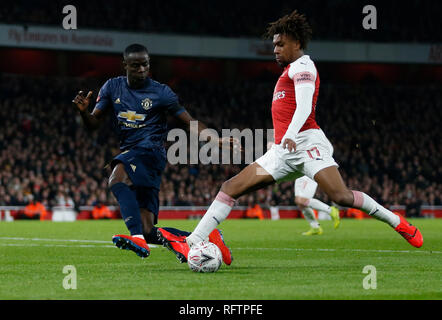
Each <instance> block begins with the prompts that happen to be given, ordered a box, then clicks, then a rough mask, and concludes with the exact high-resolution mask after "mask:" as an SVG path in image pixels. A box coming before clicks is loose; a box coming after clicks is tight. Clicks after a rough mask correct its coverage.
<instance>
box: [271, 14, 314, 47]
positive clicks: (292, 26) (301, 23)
mask: <svg viewBox="0 0 442 320" xmlns="http://www.w3.org/2000/svg"><path fill="white" fill-rule="evenodd" d="M312 33H313V31H312V28H311V27H310V25H309V23H308V22H307V18H306V17H305V15H303V14H300V13H298V11H297V10H295V11H293V12H292V13H290V14H287V15H285V16H283V17H282V18H280V19H278V20H276V21H275V22H271V23H269V26H268V27H267V30H266V32H265V33H264V38H266V39H270V38H272V37H273V36H274V35H275V34H285V35H287V36H290V37H292V38H293V39H294V40H298V41H299V43H300V47H301V49H302V50H304V49H305V48H306V47H307V43H308V42H309V41H310V39H311V38H312Z"/></svg>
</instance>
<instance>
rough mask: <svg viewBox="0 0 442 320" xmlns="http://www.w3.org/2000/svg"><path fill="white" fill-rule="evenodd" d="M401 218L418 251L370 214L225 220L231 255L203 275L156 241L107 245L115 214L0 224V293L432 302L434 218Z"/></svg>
mask: <svg viewBox="0 0 442 320" xmlns="http://www.w3.org/2000/svg"><path fill="white" fill-rule="evenodd" d="M410 222H411V223H413V224H415V225H417V226H418V227H419V228H420V230H421V231H422V234H423V237H424V245H423V246H422V248H420V249H416V248H414V247H412V246H410V245H409V244H408V243H407V242H406V241H405V240H404V239H402V237H401V236H400V235H398V234H397V233H396V232H394V230H392V229H391V228H390V227H389V226H387V225H386V224H384V223H382V222H379V221H376V220H374V219H366V220H352V219H344V220H343V221H342V223H341V226H340V227H339V229H338V230H334V229H333V227H332V224H331V222H330V221H324V222H322V226H323V229H324V234H323V235H321V236H310V237H306V236H302V235H301V233H302V232H303V231H306V230H307V229H308V224H307V222H306V221H305V220H303V219H293V220H279V221H271V220H264V221H259V220H233V219H232V220H226V221H224V222H223V223H222V225H221V226H220V228H221V229H222V230H223V233H224V236H225V239H226V241H227V243H228V245H230V247H231V248H232V250H233V255H234V261H233V263H232V265H231V266H230V267H228V266H225V265H223V266H222V267H221V269H220V270H219V271H218V272H216V273H213V274H198V273H194V272H192V271H190V269H189V268H188V266H187V264H180V263H179V262H178V260H177V259H176V258H175V256H174V255H173V254H172V253H171V252H170V251H168V250H167V249H165V248H163V247H160V246H157V247H153V248H152V250H151V255H150V257H148V258H147V259H144V260H142V259H140V258H139V257H138V256H136V255H135V254H134V253H133V252H130V251H126V250H118V249H116V248H115V247H114V246H113V244H112V242H111V237H112V235H113V234H117V233H127V231H126V228H125V225H124V223H123V222H122V221H121V220H107V221H77V222H64V223H63V222H40V221H15V222H1V223H0V261H1V263H0V300H4V299H6V300H11V299H13V300H16V299H18V300H25V299H37V300H40V299H61V300H64V299H69V300H71V299H73V300H83V299H94V300H107V299H117V300H121V299H124V300H126V299H130V300H133V299H153V300H157V299H159V300H193V299H197V300H219V299H223V300H225V299H227V300H294V299H307V300H310V299H315V300H316V299H364V300H366V299H377V300H379V299H381V300H382V299H394V300H396V299H397V300H399V299H432V300H434V299H436V300H440V299H441V298H442V282H441V279H442V277H441V275H442V232H441V230H442V219H415V220H413V219H410ZM195 225H196V221H194V220H193V221H192V220H163V221H160V223H159V225H158V226H170V227H177V228H181V229H184V230H190V231H191V230H192V229H193V228H194V227H195ZM66 265H72V266H74V267H75V270H76V277H77V282H76V283H77V288H76V289H65V288H64V287H63V280H64V278H65V277H66V276H69V275H72V274H71V273H63V268H64V267H65V266H66ZM367 265H371V266H374V267H375V269H376V288H375V289H364V286H363V283H364V278H365V277H367V276H374V274H373V273H363V269H364V267H365V266H367ZM370 283H371V284H374V282H373V281H371V282H370Z"/></svg>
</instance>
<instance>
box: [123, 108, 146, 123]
mask: <svg viewBox="0 0 442 320" xmlns="http://www.w3.org/2000/svg"><path fill="white" fill-rule="evenodd" d="M118 117H119V118H123V119H126V120H127V121H129V122H137V120H139V121H143V120H144V119H145V118H146V115H145V114H139V113H136V112H135V111H120V112H119V113H118Z"/></svg>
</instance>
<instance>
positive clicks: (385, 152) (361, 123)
mask: <svg viewBox="0 0 442 320" xmlns="http://www.w3.org/2000/svg"><path fill="white" fill-rule="evenodd" d="M0 80H1V81H0V128H1V129H0V205H26V204H27V203H29V201H30V200H32V199H34V200H38V201H40V202H42V203H43V204H44V205H45V206H46V207H52V206H59V205H61V206H65V205H69V206H75V207H79V206H82V205H91V206H92V205H95V204H97V203H104V204H107V205H116V201H115V199H114V197H113V196H112V194H111V193H110V192H109V190H108V188H107V179H108V176H109V174H110V169H109V168H108V167H106V165H107V163H109V161H110V160H111V159H112V157H113V156H114V155H116V154H118V152H119V148H118V141H117V138H116V136H115V135H114V133H113V132H112V130H110V118H109V123H108V124H105V125H103V127H102V128H100V130H99V131H96V132H93V133H90V132H88V131H86V130H85V129H84V127H83V125H82V122H81V118H80V117H79V115H78V114H77V112H76V111H75V109H74V108H73V107H72V105H71V100H72V98H73V96H74V95H75V94H76V92H77V91H78V90H79V89H86V88H88V89H91V90H94V91H95V92H98V90H97V89H99V87H100V86H101V84H102V81H101V80H97V79H74V78H61V77H30V76H20V75H2V76H1V79H0ZM274 80H275V79H268V80H265V79H262V80H256V79H255V80H253V81H251V80H237V81H236V82H229V83H222V84H219V83H211V82H207V81H201V82H199V83H197V82H194V81H192V82H184V81H182V82H179V83H176V84H175V85H174V86H173V89H174V91H175V92H176V93H177V94H178V96H179V97H180V100H181V101H182V103H183V105H184V106H185V107H186V109H187V110H188V111H189V113H190V114H191V115H192V116H193V117H194V118H196V119H198V120H201V121H202V122H204V123H205V124H206V125H207V126H208V127H210V128H214V129H216V130H218V132H221V129H222V128H229V129H233V128H238V129H240V130H242V129H244V128H251V129H271V128H272V122H271V113H270V106H271V99H272V92H273V88H274V84H275V82H274ZM441 92H442V90H441V87H440V86H436V85H434V86H431V85H414V86H405V85H396V86H387V85H370V84H364V85H359V84H351V85H349V84H333V83H332V84H330V83H324V84H322V85H321V90H320V95H319V99H318V105H317V109H316V110H317V121H318V123H319V125H320V126H321V127H322V128H323V130H324V132H325V133H326V135H327V136H328V138H329V139H330V141H331V143H332V144H333V146H334V157H335V160H336V161H337V162H338V164H339V165H340V169H341V174H342V175H343V178H344V181H346V183H347V184H348V186H349V187H350V188H352V189H356V190H361V191H364V192H366V193H367V194H369V195H370V196H372V197H373V198H375V199H376V200H378V201H379V202H380V203H382V204H384V205H386V206H391V205H406V206H407V207H408V208H409V209H410V210H412V209H413V208H419V207H420V206H421V205H442V184H441V181H442V167H441V166H440V164H441V163H442V161H441V160H442V159H441V154H442V144H441V141H442V137H441V130H440V119H442V114H441V113H442V99H441V98H442V97H441ZM214 114H216V117H214V116H213V115H214ZM174 125H175V124H174V122H173V121H171V122H170V126H171V127H173V126H174ZM170 144H171V142H169V145H170ZM244 166H245V164H244V163H243V164H240V165H217V164H210V165H202V164H197V165H186V164H178V165H171V164H167V167H166V170H165V172H164V175H163V178H162V185H161V191H160V205H163V206H167V205H181V206H188V205H194V206H207V205H209V204H210V203H211V201H212V200H213V199H214V197H215V195H216V194H217V192H218V191H219V188H220V186H221V184H222V182H224V181H225V180H227V179H229V178H230V177H232V176H234V175H235V174H236V173H238V172H239V171H240V170H241V169H242V168H243V167H244ZM293 192H294V190H293V183H292V182H286V183H282V184H278V185H274V186H271V187H268V188H265V189H263V190H260V191H257V192H255V193H253V194H251V195H249V196H243V197H241V198H240V199H239V200H238V202H237V204H238V205H253V204H255V203H260V204H261V205H294V201H293V200H294V196H293ZM317 198H319V199H321V200H323V201H326V202H328V199H327V197H326V195H325V194H324V193H323V192H322V191H321V190H319V191H318V194H317ZM410 212H412V211H410ZM417 212H418V211H417Z"/></svg>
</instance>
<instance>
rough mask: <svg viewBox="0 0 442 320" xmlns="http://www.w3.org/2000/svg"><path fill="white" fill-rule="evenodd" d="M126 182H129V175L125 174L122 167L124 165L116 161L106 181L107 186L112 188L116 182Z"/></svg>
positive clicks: (128, 183)
mask: <svg viewBox="0 0 442 320" xmlns="http://www.w3.org/2000/svg"><path fill="white" fill-rule="evenodd" d="M120 182H123V183H126V184H127V185H130V184H131V181H130V179H129V177H128V176H127V173H126V170H125V169H124V165H123V164H122V163H118V164H117V165H116V166H115V167H114V169H113V170H112V173H111V175H110V177H109V181H108V182H107V186H108V187H109V188H112V186H113V185H114V184H117V183H120Z"/></svg>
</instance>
